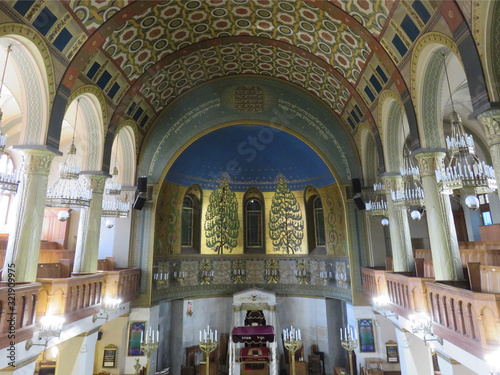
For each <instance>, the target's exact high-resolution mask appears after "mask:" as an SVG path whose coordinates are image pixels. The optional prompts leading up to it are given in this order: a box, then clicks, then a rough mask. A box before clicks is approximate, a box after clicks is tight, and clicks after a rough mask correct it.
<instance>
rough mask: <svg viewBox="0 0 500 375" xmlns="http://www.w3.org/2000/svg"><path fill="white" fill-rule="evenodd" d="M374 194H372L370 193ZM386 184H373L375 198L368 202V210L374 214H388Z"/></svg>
mask: <svg viewBox="0 0 500 375" xmlns="http://www.w3.org/2000/svg"><path fill="white" fill-rule="evenodd" d="M369 195H372V194H369ZM384 196H385V184H382V183H381V182H379V183H376V184H373V197H372V198H373V200H369V201H367V202H366V204H365V205H366V212H367V213H368V214H370V215H372V216H379V215H380V216H386V215H387V201H385V200H384Z"/></svg>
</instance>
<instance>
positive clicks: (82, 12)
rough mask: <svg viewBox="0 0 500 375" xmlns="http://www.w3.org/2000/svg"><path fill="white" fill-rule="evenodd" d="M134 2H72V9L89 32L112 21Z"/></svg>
mask: <svg viewBox="0 0 500 375" xmlns="http://www.w3.org/2000/svg"><path fill="white" fill-rule="evenodd" d="M131 1H132V0H107V1H95V0H71V1H70V2H69V6H70V8H71V9H72V10H73V12H75V14H76V16H77V17H78V19H79V20H80V21H81V22H82V23H83V25H84V26H85V27H86V28H87V30H88V31H91V32H92V31H95V30H96V29H97V28H99V26H101V25H102V24H103V23H104V22H106V21H107V20H108V19H110V18H111V17H112V16H113V15H114V14H115V13H116V12H118V11H120V9H122V8H124V7H126V6H127V5H128V4H129V3H131Z"/></svg>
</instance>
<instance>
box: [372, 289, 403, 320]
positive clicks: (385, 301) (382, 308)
mask: <svg viewBox="0 0 500 375" xmlns="http://www.w3.org/2000/svg"><path fill="white" fill-rule="evenodd" d="M389 302H390V300H389V296H388V295H387V294H383V295H381V296H378V297H374V298H373V308H374V309H375V311H377V312H379V313H381V314H382V315H384V316H385V317H386V318H388V317H391V316H394V317H396V318H397V317H398V316H397V315H396V314H395V313H394V312H393V311H391V310H390V309H389Z"/></svg>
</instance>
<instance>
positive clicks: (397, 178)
mask: <svg viewBox="0 0 500 375" xmlns="http://www.w3.org/2000/svg"><path fill="white" fill-rule="evenodd" d="M380 178H382V181H384V185H385V188H386V190H387V193H390V190H399V189H401V188H402V187H403V176H401V175H400V174H399V173H395V172H390V173H382V174H381V175H380Z"/></svg>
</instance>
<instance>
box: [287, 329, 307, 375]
mask: <svg viewBox="0 0 500 375" xmlns="http://www.w3.org/2000/svg"><path fill="white" fill-rule="evenodd" d="M283 338H284V340H285V348H287V350H288V351H289V352H290V354H291V355H292V375H295V352H296V351H297V350H299V349H300V348H301V347H302V337H301V335H300V329H295V328H293V326H291V327H290V329H288V328H287V329H284V330H283Z"/></svg>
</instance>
